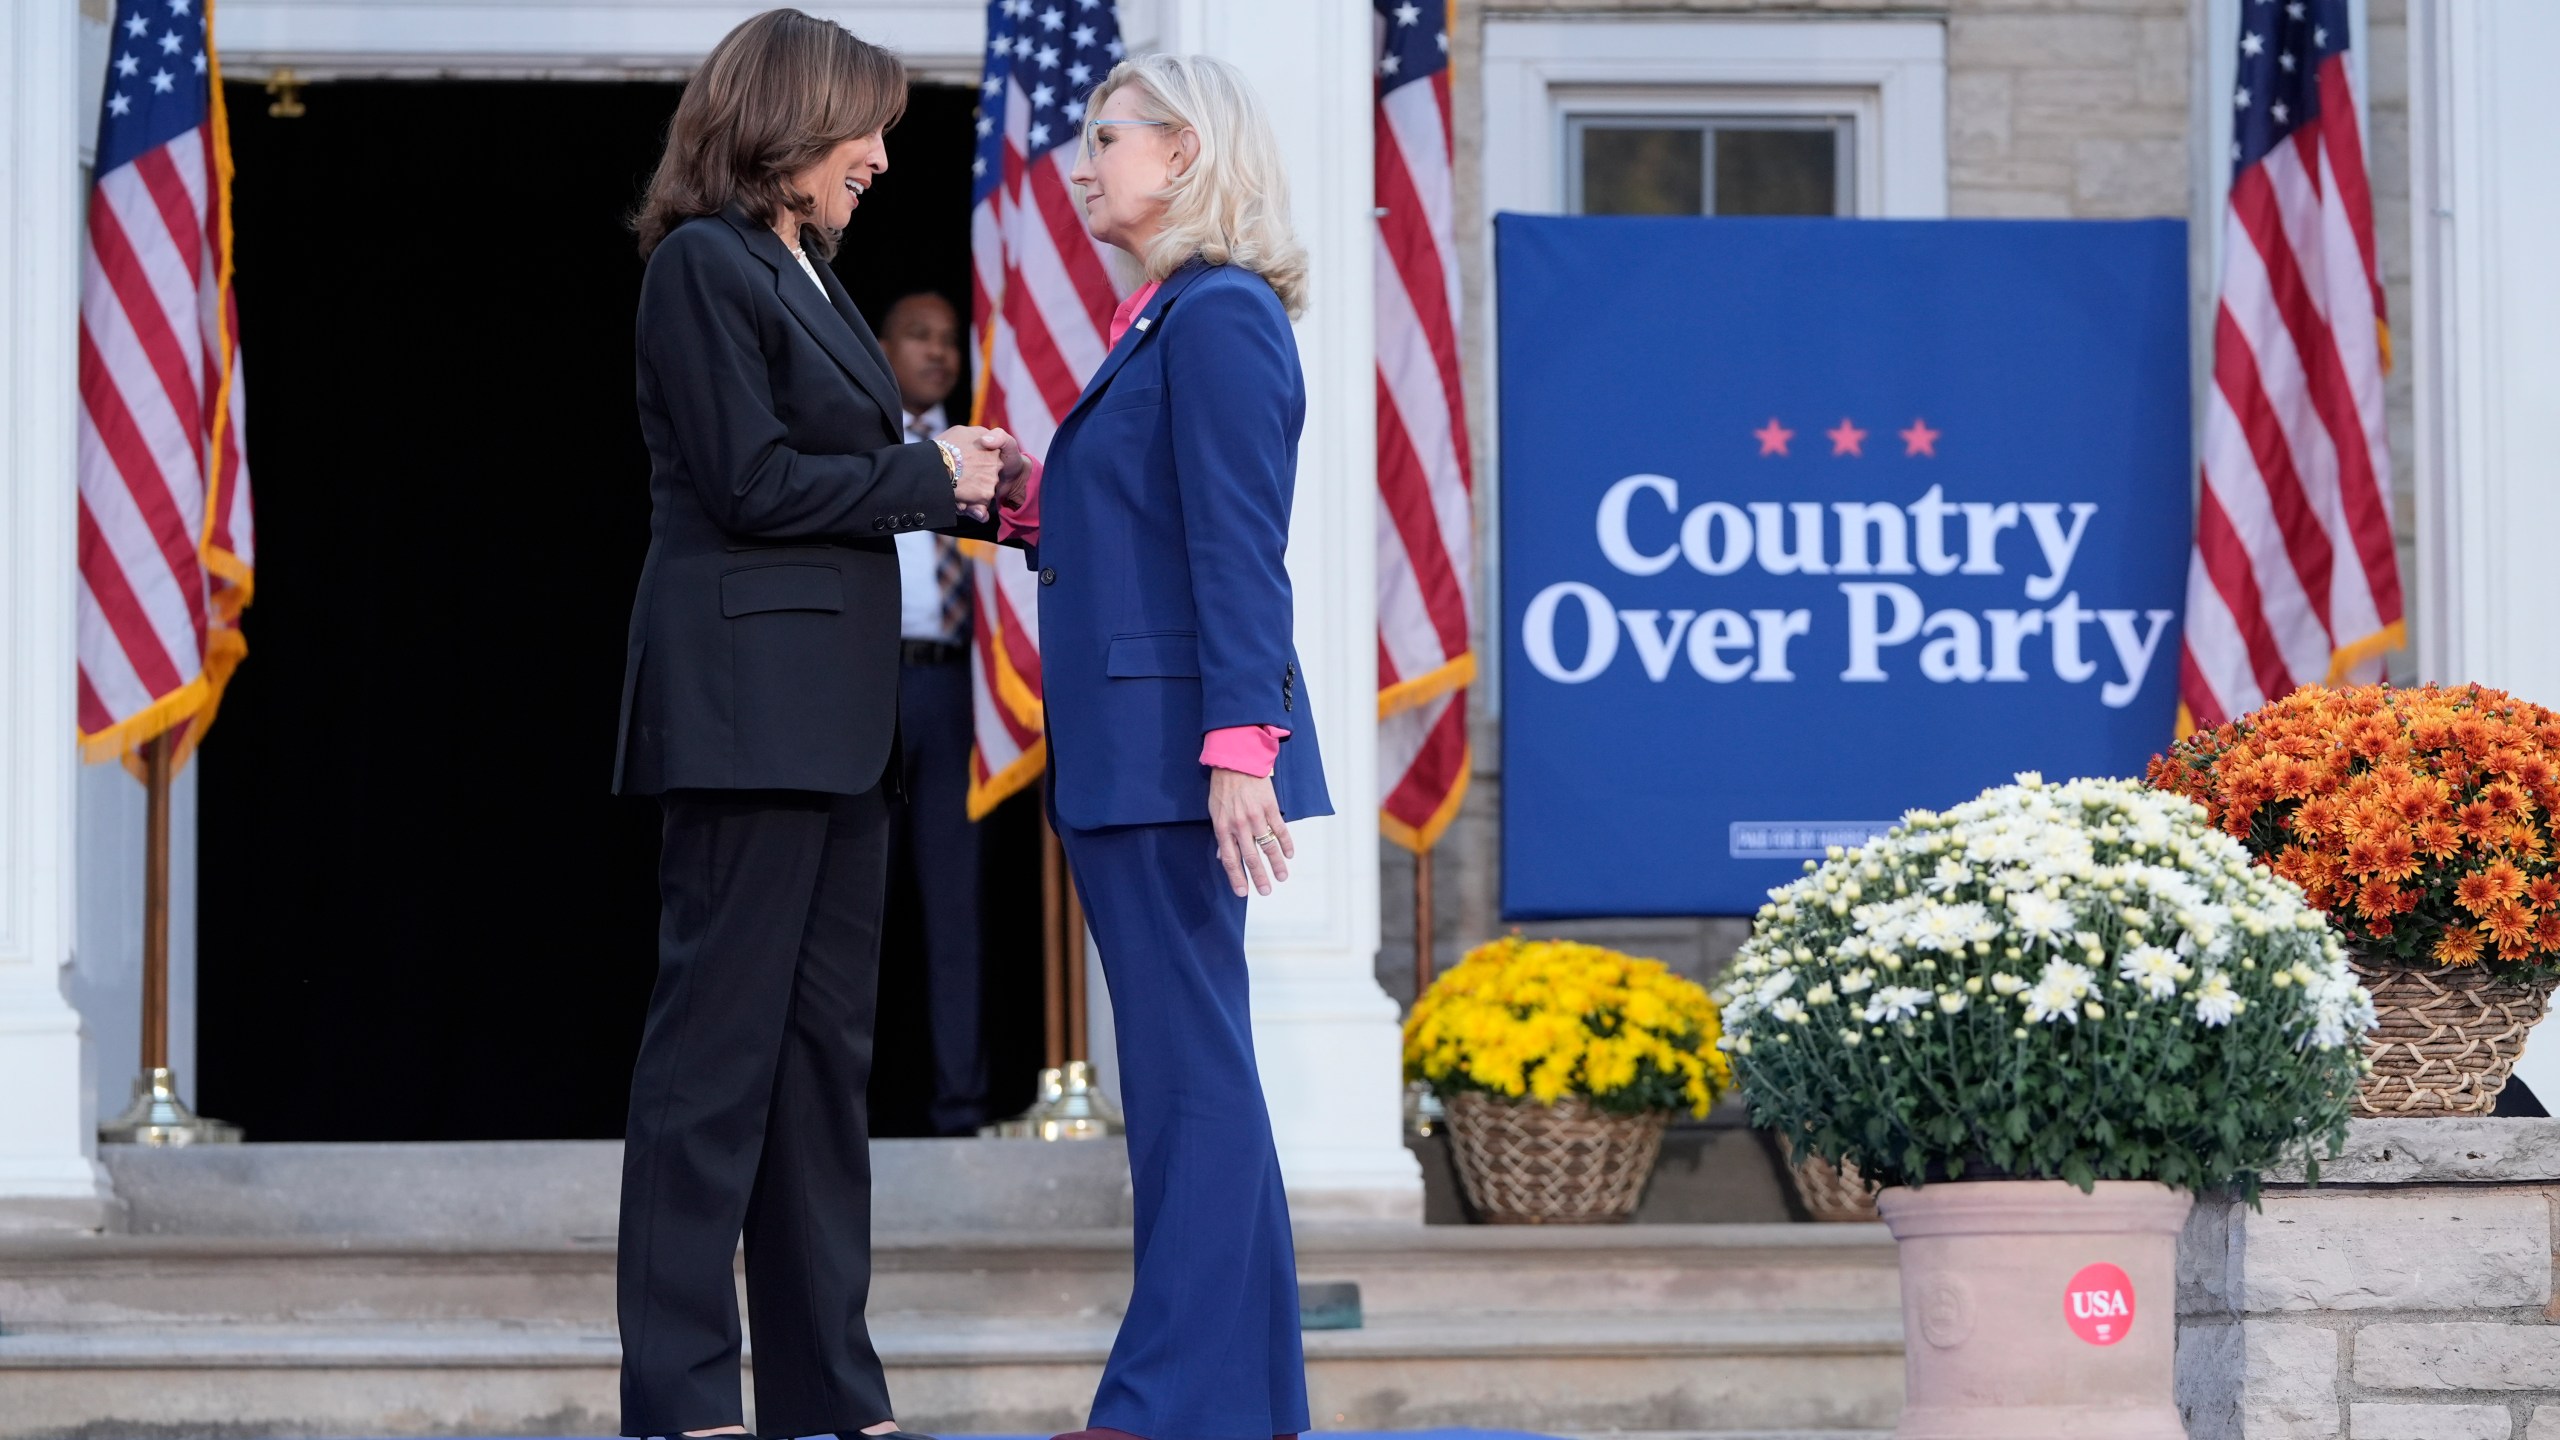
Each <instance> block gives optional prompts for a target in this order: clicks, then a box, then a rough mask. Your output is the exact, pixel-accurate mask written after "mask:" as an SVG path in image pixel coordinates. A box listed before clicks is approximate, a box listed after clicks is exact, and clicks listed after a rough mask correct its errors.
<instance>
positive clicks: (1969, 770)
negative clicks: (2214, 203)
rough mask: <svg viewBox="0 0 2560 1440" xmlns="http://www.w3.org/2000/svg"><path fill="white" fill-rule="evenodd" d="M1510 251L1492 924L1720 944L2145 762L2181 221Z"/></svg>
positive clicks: (1559, 224) (2175, 511)
mask: <svg viewBox="0 0 2560 1440" xmlns="http://www.w3.org/2000/svg"><path fill="white" fill-rule="evenodd" d="M1497 225H1498V231H1497V239H1496V249H1497V270H1498V276H1497V278H1498V281H1499V285H1500V309H1501V382H1502V383H1501V390H1502V409H1501V414H1502V422H1501V439H1502V450H1501V467H1502V479H1501V496H1502V499H1501V505H1502V513H1501V526H1502V542H1501V556H1502V565H1501V590H1502V624H1503V640H1502V645H1503V649H1502V664H1503V670H1502V706H1503V716H1502V779H1503V796H1502V808H1503V823H1502V837H1503V838H1502V846H1503V880H1502V885H1503V910H1504V913H1505V914H1507V915H1511V916H1514V917H1520V918H1530V917H1544V916H1573V915H1696V914H1747V913H1749V912H1751V911H1753V910H1756V909H1757V908H1758V907H1759V905H1760V904H1761V902H1762V901H1763V900H1764V899H1765V898H1766V891H1767V890H1768V887H1770V886H1771V885H1775V884H1778V883H1780V882H1782V881H1784V880H1787V879H1789V878H1790V877H1792V876H1794V875H1796V874H1798V873H1800V870H1801V862H1802V860H1804V859H1805V858H1807V857H1811V856H1819V855H1820V854H1822V852H1823V850H1824V848H1825V847H1826V846H1829V845H1834V844H1847V845H1854V844H1856V843H1858V842H1859V841H1861V840H1863V839H1865V838H1866V837H1867V836H1868V835H1870V834H1875V833H1880V832H1881V831H1882V830H1883V828H1884V827H1885V826H1887V825H1889V824H1890V823H1891V822H1892V821H1894V820H1895V819H1896V818H1897V817H1899V816H1900V815H1901V814H1902V812H1903V811H1905V810H1907V809H1910V808H1912V807H1914V806H1928V807H1936V806H1942V805H1947V804H1951V803H1953V802H1955V801H1957V800H1960V799H1963V798H1966V797H1968V796H1970V795H1972V794H1973V793H1974V792H1976V791H1978V790H1980V789H1981V788H1982V787H1983V786H1985V785H1990V784H1994V783H1998V782H2000V781H2003V780H2006V779H2007V778H2008V777H2009V776H2010V775H2011V774H2012V773H2014V772H2016V771H2019V770H2030V769H2033V770H2041V771H2043V772H2044V773H2046V774H2047V775H2050V776H2053V777H2055V778H2061V777H2064V776H2073V775H2131V774H2139V773H2140V772H2141V769H2142V766H2143V765H2144V763H2145V762H2146V761H2147V760H2148V759H2149V758H2150V756H2151V755H2152V754H2153V752H2155V751H2157V750H2159V749H2161V748H2163V747H2165V746H2166V745H2167V744H2168V742H2169V739H2170V737H2171V731H2172V729H2173V727H2174V724H2175V717H2176V709H2177V691H2178V615H2179V613H2180V610H2181V603H2180V602H2181V599H2182V596H2183V594H2184V590H2185V584H2186V568H2187V550H2188V544H2189V537H2190V535H2191V534H2192V531H2191V528H2190V512H2191V509H2192V502H2191V500H2190V493H2191V492H2190V480H2189V468H2190V467H2189V458H2188V450H2189V442H2188V389H2187V386H2188V353H2187V243H2186V227H2185V225H2184V224H2183V223H2182V222H2179V221H2138V222H2125V223H2113V222H2086V221H2053V222H2045V221H1875V220H1862V221H1841V220H1758V219H1754V220H1743V219H1730V220H1716V219H1698V220H1689V219H1650V218H1648V219H1619V218H1557V217H1547V216H1521V215H1504V216H1502V217H1500V218H1499V220H1498V222H1497Z"/></svg>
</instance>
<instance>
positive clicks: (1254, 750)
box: [1200, 725, 1289, 780]
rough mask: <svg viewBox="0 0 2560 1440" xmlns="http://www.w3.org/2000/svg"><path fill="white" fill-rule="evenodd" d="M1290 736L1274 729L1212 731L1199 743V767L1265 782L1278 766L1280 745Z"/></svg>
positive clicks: (1239, 727)
mask: <svg viewBox="0 0 2560 1440" xmlns="http://www.w3.org/2000/svg"><path fill="white" fill-rule="evenodd" d="M1288 738H1289V732H1288V731H1286V730H1283V729H1281V728H1280V727H1279V726H1277V725H1230V726H1228V727H1227V728H1226V729H1224V730H1212V731H1210V732H1209V734H1208V737H1207V738H1206V739H1204V740H1202V741H1201V742H1200V763H1201V764H1203V765H1214V766H1216V767H1217V768H1219V769H1221V770H1233V771H1235V772H1236V773H1237V774H1239V775H1250V776H1252V777H1253V778H1254V779H1256V780H1268V779H1270V778H1271V772H1272V770H1273V768H1274V767H1276V766H1277V765H1278V764H1279V763H1280V742H1281V741H1283V740H1286V739H1288Z"/></svg>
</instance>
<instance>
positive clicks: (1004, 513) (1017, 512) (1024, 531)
mask: <svg viewBox="0 0 2560 1440" xmlns="http://www.w3.org/2000/svg"><path fill="white" fill-rule="evenodd" d="M1022 461H1023V463H1024V464H1026V465H1028V466H1030V467H1031V473H1030V474H1029V475H1026V476H1024V477H1023V482H1022V503H1021V504H1020V505H1018V506H1010V507H1002V506H1000V507H998V508H997V510H996V534H997V535H998V536H999V537H1001V538H1003V539H1006V540H1013V539H1023V540H1028V541H1030V542H1032V543H1033V544H1035V545H1036V544H1038V543H1039V542H1040V462H1039V461H1037V460H1035V459H1033V458H1032V457H1030V456H1028V455H1025V456H1023V457H1022Z"/></svg>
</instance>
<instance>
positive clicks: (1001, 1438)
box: [476, 1430, 1553, 1440]
mask: <svg viewBox="0 0 2560 1440" xmlns="http://www.w3.org/2000/svg"><path fill="white" fill-rule="evenodd" d="M1307 1433H1308V1434H1309V1435H1310V1436H1321V1437H1323V1440H1553V1437H1552V1436H1548V1435H1544V1434H1540V1433H1539V1432H1537V1431H1534V1430H1311V1431H1309V1432H1307ZM476 1440H521V1437H507V1436H480V1437H476ZM595 1440H607V1437H603V1436H598V1437H595ZM806 1440H837V1437H834V1436H815V1437H806ZM857 1440H859V1437H857ZM942 1440H1049V1437H1048V1436H1047V1435H1045V1434H1042V1435H947V1436H944V1437H942Z"/></svg>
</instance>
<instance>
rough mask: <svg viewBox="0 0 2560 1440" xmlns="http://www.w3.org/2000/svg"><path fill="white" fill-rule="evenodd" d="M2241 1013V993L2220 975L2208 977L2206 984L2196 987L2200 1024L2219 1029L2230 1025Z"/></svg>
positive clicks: (2197, 1018)
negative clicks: (2232, 1019) (2233, 1018)
mask: <svg viewBox="0 0 2560 1440" xmlns="http://www.w3.org/2000/svg"><path fill="white" fill-rule="evenodd" d="M2239 1013H2240V993H2239V992H2238V991H2236V990H2234V989H2232V988H2231V982H2230V981H2229V980H2227V979H2224V978H2223V977H2222V976H2221V975H2220V974H2218V973H2217V974H2212V975H2207V976H2206V977H2204V983H2203V984H2201V985H2198V986H2197V987H2196V1020H2197V1022H2198V1023H2200V1024H2203V1025H2208V1026H2213V1027H2216V1028H2219V1027H2221V1026H2224V1025H2228V1024H2230V1023H2231V1017H2233V1016H2235V1015H2237V1014H2239Z"/></svg>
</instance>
